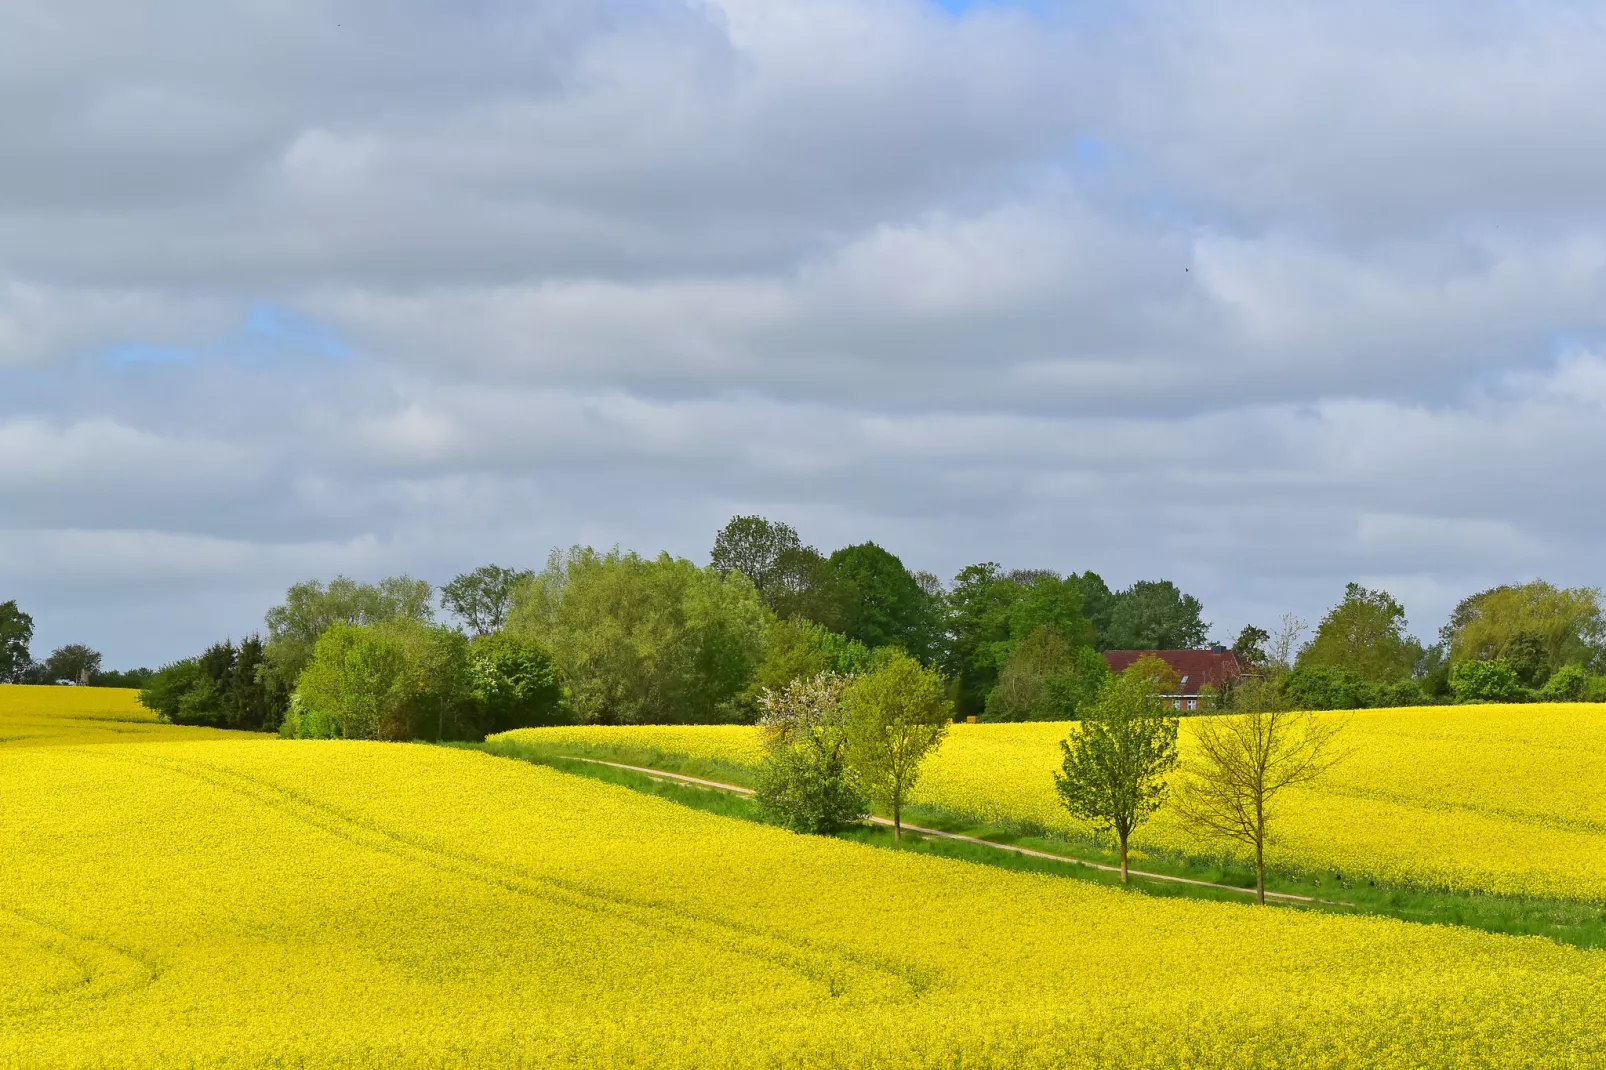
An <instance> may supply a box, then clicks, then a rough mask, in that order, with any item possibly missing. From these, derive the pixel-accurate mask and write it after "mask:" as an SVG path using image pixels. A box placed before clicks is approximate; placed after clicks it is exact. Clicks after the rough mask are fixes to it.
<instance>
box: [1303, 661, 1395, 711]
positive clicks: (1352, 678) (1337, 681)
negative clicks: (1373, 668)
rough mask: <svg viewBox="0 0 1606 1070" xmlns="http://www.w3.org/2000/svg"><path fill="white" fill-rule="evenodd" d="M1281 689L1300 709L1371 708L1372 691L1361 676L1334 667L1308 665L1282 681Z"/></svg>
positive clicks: (1348, 670) (1351, 671)
mask: <svg viewBox="0 0 1606 1070" xmlns="http://www.w3.org/2000/svg"><path fill="white" fill-rule="evenodd" d="M1282 690H1283V694H1285V695H1286V696H1287V697H1288V699H1289V700H1290V701H1291V702H1292V703H1293V704H1294V706H1295V708H1297V709H1301V710H1358V709H1364V708H1365V707H1367V706H1370V705H1372V702H1373V698H1374V695H1373V689H1372V688H1371V687H1370V686H1368V685H1367V683H1366V681H1365V680H1363V679H1361V676H1360V674H1359V673H1357V672H1354V671H1353V670H1350V669H1343V668H1339V667H1338V666H1335V665H1308V666H1305V667H1303V668H1299V669H1295V670H1294V671H1293V672H1291V673H1289V674H1288V675H1287V676H1286V677H1284V678H1283V681H1282Z"/></svg>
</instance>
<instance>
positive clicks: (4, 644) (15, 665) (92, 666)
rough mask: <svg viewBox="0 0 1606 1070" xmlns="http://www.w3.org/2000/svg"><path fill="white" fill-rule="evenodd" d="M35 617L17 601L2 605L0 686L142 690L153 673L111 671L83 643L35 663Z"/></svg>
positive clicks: (69, 645) (74, 644)
mask: <svg viewBox="0 0 1606 1070" xmlns="http://www.w3.org/2000/svg"><path fill="white" fill-rule="evenodd" d="M32 643H33V617H31V616H29V615H28V614H27V613H24V612H23V611H22V609H21V608H20V607H18V605H17V602H16V600H15V599H12V600H10V601H7V602H0V684H4V683H12V684H60V683H67V684H77V685H79V686H83V687H141V686H143V685H144V683H145V681H146V680H147V679H149V678H150V676H151V670H150V669H128V670H124V671H117V670H108V669H105V668H103V667H102V666H101V660H102V659H101V655H100V651H98V650H95V649H94V648H92V647H90V646H88V645H87V644H84V643H66V644H64V645H62V646H58V647H57V648H56V649H54V650H52V651H51V652H50V654H49V655H48V656H47V657H46V658H45V659H44V660H43V661H35V660H34V659H33V654H32V652H31V650H30V649H29V648H30V646H31V644H32Z"/></svg>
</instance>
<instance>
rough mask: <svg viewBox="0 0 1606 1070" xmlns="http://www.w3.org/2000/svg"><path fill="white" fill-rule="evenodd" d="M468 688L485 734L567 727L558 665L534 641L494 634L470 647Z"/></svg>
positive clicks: (566, 708) (478, 640) (485, 636)
mask: <svg viewBox="0 0 1606 1070" xmlns="http://www.w3.org/2000/svg"><path fill="white" fill-rule="evenodd" d="M468 668H469V678H470V686H471V688H472V689H473V692H474V700H475V703H476V704H477V706H478V711H479V729H480V730H481V731H482V732H484V733H487V734H489V733H492V732H508V731H511V730H513V729H515V728H535V727H537V726H541V725H554V724H564V723H567V721H568V720H569V710H568V702H567V697H566V696H565V694H564V690H563V681H562V680H561V679H560V678H559V676H558V668H557V665H556V664H554V663H553V661H552V655H551V654H549V653H547V650H546V648H545V647H543V646H541V644H539V643H537V642H535V641H534V640H531V639H526V638H523V637H521V636H516V635H509V634H508V633H507V632H494V633H492V634H490V635H482V636H479V637H478V638H476V639H474V640H473V642H471V643H470V644H469V651H468Z"/></svg>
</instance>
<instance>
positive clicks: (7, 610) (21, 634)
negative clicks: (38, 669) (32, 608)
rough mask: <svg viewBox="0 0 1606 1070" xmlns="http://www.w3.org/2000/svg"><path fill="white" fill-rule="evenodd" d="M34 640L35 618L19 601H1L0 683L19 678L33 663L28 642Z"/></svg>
mask: <svg viewBox="0 0 1606 1070" xmlns="http://www.w3.org/2000/svg"><path fill="white" fill-rule="evenodd" d="M31 642H33V618H32V617H30V616H29V615H28V614H26V613H24V612H23V611H22V610H21V609H19V608H17V603H16V602H15V601H14V600H13V601H10V602H0V683H7V682H10V681H14V680H16V679H18V678H19V677H20V676H21V675H22V673H23V672H24V671H26V670H27V668H28V666H30V665H32V664H33V655H32V654H30V653H29V652H28V644H29V643H31Z"/></svg>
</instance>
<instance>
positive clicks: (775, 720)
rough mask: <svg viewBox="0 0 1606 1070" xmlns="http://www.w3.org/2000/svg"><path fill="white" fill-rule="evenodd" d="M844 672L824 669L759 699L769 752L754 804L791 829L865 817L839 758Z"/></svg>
mask: <svg viewBox="0 0 1606 1070" xmlns="http://www.w3.org/2000/svg"><path fill="white" fill-rule="evenodd" d="M848 682H849V681H848V680H847V678H846V677H843V676H839V675H836V674H834V673H829V672H822V673H819V674H817V675H816V676H814V677H812V678H811V679H808V680H796V681H794V682H792V683H791V684H789V685H787V687H786V688H784V689H782V690H780V691H774V690H766V691H765V692H764V693H763V694H762V695H761V696H760V698H759V702H760V704H761V706H762V707H763V709H764V717H763V719H762V720H760V722H759V730H760V732H761V733H762V736H763V739H764V745H765V749H766V751H767V752H768V753H767V755H766V757H765V759H764V763H763V765H762V766H760V768H759V780H758V792H757V798H758V803H759V805H760V806H761V807H763V809H764V812H765V814H766V815H768V816H769V817H770V819H771V820H773V821H774V822H775V823H776V824H778V825H781V826H782V827H784V828H788V829H791V830H792V831H793V832H811V833H829V832H835V831H836V830H837V829H839V828H842V827H843V826H846V825H851V824H854V823H856V822H858V821H859V820H860V819H861V818H863V817H864V813H865V810H866V805H865V801H864V797H863V796H861V795H860V794H859V793H858V792H857V791H856V790H855V789H854V788H853V786H852V784H851V783H849V780H848V774H847V768H846V764H845V762H844V760H843V747H844V736H843V729H842V697H843V695H844V694H845V693H846V690H847V687H848Z"/></svg>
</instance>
